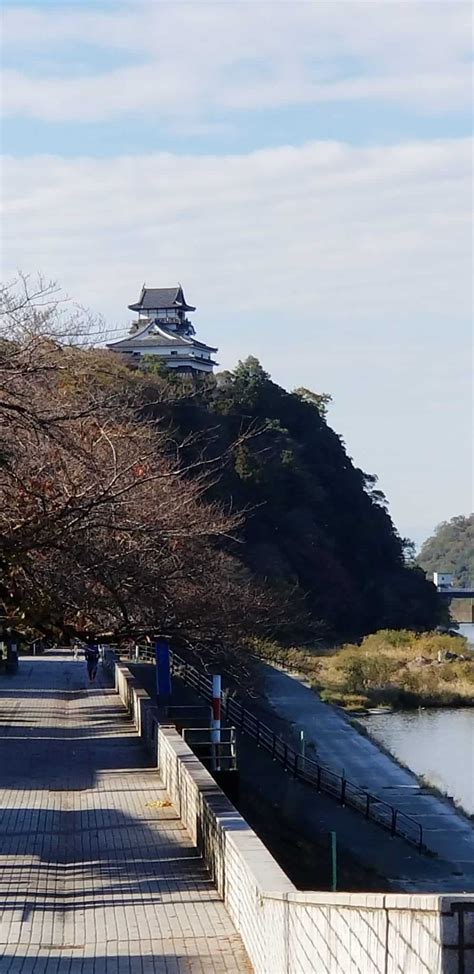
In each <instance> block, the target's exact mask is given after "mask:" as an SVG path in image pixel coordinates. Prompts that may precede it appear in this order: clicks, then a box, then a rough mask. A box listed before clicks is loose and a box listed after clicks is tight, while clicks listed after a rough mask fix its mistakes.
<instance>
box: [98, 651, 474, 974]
mask: <svg viewBox="0 0 474 974" xmlns="http://www.w3.org/2000/svg"><path fill="white" fill-rule="evenodd" d="M111 668H112V670H113V675H114V678H115V685H116V689H117V690H118V692H119V694H120V696H121V699H122V701H123V703H124V704H125V706H126V707H127V709H128V710H129V712H130V714H131V716H132V717H133V719H134V721H135V724H136V727H137V731H138V733H139V734H140V735H141V736H142V738H143V740H144V741H145V742H146V744H147V746H148V747H149V749H150V751H151V753H152V754H153V756H155V757H156V760H157V764H158V768H159V771H160V773H161V776H162V779H163V782H164V784H165V786H166V788H167V790H168V792H169V794H170V797H171V799H172V800H173V802H174V805H175V807H176V808H178V809H179V810H180V816H181V819H182V821H183V823H184V825H185V826H186V828H187V829H188V831H189V833H190V835H191V837H192V840H193V842H194V843H195V844H196V846H197V849H198V851H199V852H200V853H201V855H202V856H203V860H204V862H205V864H206V865H207V867H208V869H209V872H210V875H211V877H212V879H213V881H214V883H215V884H216V886H217V889H218V891H219V894H220V895H221V897H222V899H223V900H224V903H225V905H226V907H227V910H228V912H229V914H230V915H231V917H232V919H233V921H234V923H235V925H236V927H237V930H238V931H239V933H240V935H241V937H242V940H243V942H244V945H245V947H246V949H247V951H248V954H249V956H250V958H251V960H252V962H253V965H254V969H255V974H284V972H285V974H312V972H315V971H317V972H318V974H352V972H354V974H356V972H357V974H400V972H401V971H403V972H406V974H426V972H428V971H429V972H430V974H455V972H460V971H466V972H467V971H470V970H472V961H473V950H472V948H471V946H470V943H471V941H470V940H466V935H467V937H468V938H469V937H470V935H471V931H472V927H473V908H474V904H473V902H472V898H471V897H470V896H468V897H462V896H459V895H456V896H438V895H428V896H427V895H425V896H406V895H384V894H360V893H357V894H351V893H332V894H331V893H321V892H310V893H301V892H299V891H298V890H296V889H294V887H293V886H292V884H291V883H290V882H289V880H288V878H287V877H286V876H285V875H284V873H282V871H281V870H280V869H279V868H278V865H277V863H276V862H274V860H273V859H272V857H271V856H270V855H269V853H268V851H267V850H266V849H265V847H264V846H263V845H262V843H261V842H260V841H259V839H258V838H257V836H256V835H255V834H254V833H253V832H252V830H251V829H250V828H249V826H248V824H247V823H246V822H245V820H244V819H243V818H241V816H239V814H238V812H237V811H236V809H235V808H234V807H233V806H232V805H230V803H229V802H227V801H226V799H225V798H224V796H223V794H222V792H220V790H219V788H218V786H217V785H216V784H215V783H214V782H213V780H212V778H211V777H210V775H209V774H208V772H207V771H206V770H205V769H204V768H203V766H202V765H201V764H200V762H199V760H198V759H197V758H196V757H195V756H194V755H193V754H192V752H191V751H190V750H189V748H188V747H187V745H186V744H185V743H184V742H183V740H182V739H181V738H180V736H179V735H178V734H177V732H176V731H175V730H174V729H173V728H170V727H164V726H160V725H158V724H157V721H156V716H157V715H156V711H155V709H154V708H153V706H152V705H151V701H150V698H149V697H148V695H147V694H146V693H145V692H144V691H143V690H141V689H140V688H138V687H137V684H136V681H135V679H134V678H133V676H132V674H131V673H130V671H129V670H128V669H127V667H125V666H121V665H116V664H114V663H112V666H111Z"/></svg>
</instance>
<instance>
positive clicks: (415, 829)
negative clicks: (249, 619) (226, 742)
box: [133, 649, 425, 852]
mask: <svg viewBox="0 0 474 974" xmlns="http://www.w3.org/2000/svg"><path fill="white" fill-rule="evenodd" d="M170 655H171V667H172V671H173V673H174V674H175V675H176V676H177V677H179V678H180V679H182V680H183V681H184V682H185V683H187V684H188V686H190V687H192V688H193V690H196V692H197V693H199V694H200V695H201V696H202V697H204V699H206V700H209V701H210V700H212V678H211V677H210V676H208V674H207V673H204V672H203V671H202V670H198V669H197V668H196V667H195V666H193V665H192V664H191V663H188V662H187V661H186V660H185V659H183V658H182V657H181V656H178V654H177V653H175V652H171V654H170ZM133 658H135V659H136V657H133ZM140 659H145V660H154V653H153V651H152V650H151V649H150V650H148V649H146V650H144V651H140ZM223 714H224V715H225V717H226V720H230V721H231V722H232V724H233V725H234V726H235V728H236V729H237V731H239V732H240V733H242V734H247V735H248V736H249V737H251V738H252V739H253V740H254V741H255V742H256V744H257V747H261V748H263V749H264V750H266V751H268V752H269V753H270V754H271V757H272V759H273V760H274V761H278V762H279V763H280V764H281V765H282V766H283V768H284V770H285V771H287V772H289V773H290V774H292V775H293V776H294V777H295V778H298V779H300V780H301V781H305V782H307V783H308V784H310V785H312V786H313V787H315V788H316V789H317V791H318V792H323V793H324V794H327V795H330V796H331V797H332V798H335V799H336V800H337V801H338V802H339V804H340V805H343V806H344V805H347V806H349V807H350V808H353V809H355V811H357V812H360V813H361V814H362V815H363V816H364V818H366V819H367V820H369V821H371V822H374V823H375V824H377V825H380V826H381V827H382V828H384V829H386V830H387V831H388V832H390V835H391V836H393V837H394V836H399V837H400V838H402V839H405V840H406V841H407V842H410V843H412V845H415V846H416V847H417V849H418V851H419V852H422V850H423V849H424V848H425V846H424V843H423V826H422V825H421V823H420V822H418V821H417V820H416V819H415V818H413V817H412V816H411V815H407V813H406V812H402V811H401V810H400V809H399V808H396V807H395V806H394V805H391V804H390V803H389V802H387V801H385V799H383V798H380V797H379V796H378V795H373V794H372V793H371V792H369V791H366V789H364V788H361V787H360V785H357V784H355V783H354V782H353V781H350V780H349V779H348V778H346V777H345V776H344V775H343V774H342V775H340V774H337V772H335V771H333V770H332V769H331V768H327V767H325V765H322V764H319V762H318V761H314V760H313V759H312V758H308V757H307V756H306V755H303V754H300V753H298V751H296V750H295V749H294V748H293V747H292V746H291V745H290V744H288V743H287V741H285V740H283V739H282V738H281V737H280V736H278V735H277V734H276V733H275V731H273V730H272V728H271V727H269V726H268V725H267V724H264V723H263V721H261V720H260V718H259V717H256V716H255V714H253V713H252V712H251V711H250V710H247V708H246V707H244V706H243V705H242V704H241V703H240V702H239V701H238V700H235V699H234V698H232V697H230V696H229V694H228V693H227V694H224V703H223Z"/></svg>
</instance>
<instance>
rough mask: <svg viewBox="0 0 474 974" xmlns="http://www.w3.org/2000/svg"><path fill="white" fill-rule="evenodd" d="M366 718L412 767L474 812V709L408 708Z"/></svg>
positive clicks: (368, 725) (372, 730)
mask: <svg viewBox="0 0 474 974" xmlns="http://www.w3.org/2000/svg"><path fill="white" fill-rule="evenodd" d="M361 722H362V723H363V724H364V725H365V727H366V728H367V730H368V731H369V733H370V734H371V735H372V736H373V737H374V738H375V740H377V741H380V743H381V744H383V745H384V746H385V747H386V748H388V750H389V751H391V753H392V754H394V755H395V757H396V758H397V759H398V760H399V761H402V762H403V764H405V765H406V766H407V767H408V768H410V769H411V771H414V772H415V774H417V775H423V777H424V778H425V780H426V781H427V782H429V783H430V784H432V785H435V786H436V787H437V788H439V789H440V791H442V792H444V793H445V794H448V795H451V797H452V798H453V799H454V801H455V802H456V804H457V805H460V806H461V807H462V808H463V809H464V810H465V811H466V812H468V813H469V814H471V815H474V708H472V707H462V708H458V709H456V710H448V709H446V708H435V707H433V708H428V709H426V710H415V711H412V710H410V711H406V710H405V711H399V712H397V713H387V714H374V715H372V716H370V717H364V718H362V721H361Z"/></svg>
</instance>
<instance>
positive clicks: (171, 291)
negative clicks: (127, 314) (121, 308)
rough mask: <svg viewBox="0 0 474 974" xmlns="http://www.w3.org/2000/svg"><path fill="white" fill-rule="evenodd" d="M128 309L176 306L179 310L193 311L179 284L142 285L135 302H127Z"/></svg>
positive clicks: (169, 307)
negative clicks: (163, 285) (173, 285)
mask: <svg viewBox="0 0 474 974" xmlns="http://www.w3.org/2000/svg"><path fill="white" fill-rule="evenodd" d="M128 307H129V309H130V311H154V310H157V309H160V308H161V309H163V310H164V309H171V308H176V309H177V310H179V311H195V310H196V308H193V306H192V304H186V299H185V297H184V292H183V289H182V287H181V285H180V284H178V285H177V287H145V285H143V287H142V293H141V295H140V299H139V300H138V301H137V303H136V304H129V306H128Z"/></svg>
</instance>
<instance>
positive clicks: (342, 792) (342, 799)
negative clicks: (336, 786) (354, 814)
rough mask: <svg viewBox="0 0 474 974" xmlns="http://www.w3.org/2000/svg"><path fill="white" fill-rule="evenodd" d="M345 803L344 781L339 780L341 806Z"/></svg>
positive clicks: (343, 779) (342, 779)
mask: <svg viewBox="0 0 474 974" xmlns="http://www.w3.org/2000/svg"><path fill="white" fill-rule="evenodd" d="M345 802H346V779H345V778H341V805H345Z"/></svg>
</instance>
